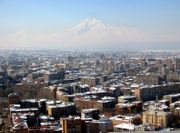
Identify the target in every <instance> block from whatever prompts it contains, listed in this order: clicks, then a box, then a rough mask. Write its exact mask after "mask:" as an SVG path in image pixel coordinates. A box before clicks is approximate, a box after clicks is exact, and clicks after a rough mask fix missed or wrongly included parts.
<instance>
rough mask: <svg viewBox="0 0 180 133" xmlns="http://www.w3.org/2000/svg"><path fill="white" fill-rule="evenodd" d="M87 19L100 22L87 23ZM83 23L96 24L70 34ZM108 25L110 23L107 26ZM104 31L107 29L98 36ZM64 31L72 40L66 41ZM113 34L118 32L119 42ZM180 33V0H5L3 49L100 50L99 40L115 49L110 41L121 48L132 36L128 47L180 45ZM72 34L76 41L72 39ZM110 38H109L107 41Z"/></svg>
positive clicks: (0, 13) (0, 33)
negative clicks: (104, 33) (71, 48)
mask: <svg viewBox="0 0 180 133" xmlns="http://www.w3.org/2000/svg"><path fill="white" fill-rule="evenodd" d="M87 18H95V20H97V21H93V19H89V20H88V22H84V20H86V19H87ZM92 21H93V22H92ZM81 23H83V24H84V23H88V24H86V27H85V28H87V25H88V26H89V27H91V28H92V27H93V28H92V29H90V31H88V33H84V32H83V33H81V34H80V35H79V31H78V34H77V33H76V35H75V36H73V37H72V35H70V34H71V33H67V31H68V32H74V31H72V29H74V28H73V27H77V26H78V25H79V24H80V25H81V26H82V25H83V24H81ZM103 24H104V25H105V26H107V25H108V26H107V27H105V28H104V27H103ZM84 25H85V24H84ZM84 25H83V26H84ZM94 25H95V26H94ZM83 26H82V27H80V29H78V30H81V28H84V27H83ZM94 27H95V28H94ZM120 27H121V28H120ZM116 28H117V30H116ZM123 28H124V29H123ZM132 29H133V30H132ZM134 29H135V30H134ZM76 32H77V31H76ZM102 32H107V34H106V35H104V36H100V37H99V38H96V37H94V34H97V35H98V33H102ZM82 34H83V35H82ZM84 34H85V35H84ZM63 35H66V37H65V39H67V40H68V41H66V40H63V41H62V38H61V36H63ZM134 35H135V37H134ZM58 36H60V37H58ZM108 36H110V39H109V40H108V39H107V37H108ZM112 36H113V37H114V36H116V37H114V38H113V39H114V40H115V41H112V39H111V38H112ZM147 36H148V37H147ZM179 36H180V0H0V46H1V47H2V48H3V47H55V48H56V47H57V48H68V47H71V46H73V47H74V48H75V47H84V48H85V47H86V46H87V48H91V47H92V49H95V47H96V46H97V45H93V44H95V43H97V44H98V47H99V48H101V47H104V48H109V45H110V43H111V44H114V47H119V48H121V47H123V46H124V45H123V44H124V41H122V40H123V38H126V39H125V40H126V41H125V43H127V44H128V47H129V46H131V45H133V43H134V44H139V43H140V44H141V45H139V47H142V46H143V47H146V46H147V45H148V46H147V47H148V48H149V45H153V47H154V46H155V45H159V46H160V48H162V49H163V46H165V45H163V43H164V44H166V46H168V47H169V45H171V44H173V45H172V48H178V49H179V48H180V43H179V42H180V37H179ZM71 38H73V39H74V40H76V41H69V40H71ZM104 38H106V39H107V40H106V41H103V40H104ZM118 38H122V39H118ZM134 38H138V39H134ZM140 38H142V40H143V41H140ZM73 39H72V40H73ZM77 40H78V41H77ZM66 43H67V44H68V45H66ZM65 46H66V47H65ZM135 46H136V45H135ZM115 49H116V48H115Z"/></svg>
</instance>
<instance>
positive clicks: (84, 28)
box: [72, 18, 108, 33]
mask: <svg viewBox="0 0 180 133" xmlns="http://www.w3.org/2000/svg"><path fill="white" fill-rule="evenodd" d="M106 27H108V25H106V24H104V23H103V22H102V21H101V20H98V19H95V18H87V19H85V20H83V21H82V22H80V23H79V24H78V25H76V26H74V27H73V28H72V31H74V32H78V33H85V32H88V31H91V30H97V29H105V28H106Z"/></svg>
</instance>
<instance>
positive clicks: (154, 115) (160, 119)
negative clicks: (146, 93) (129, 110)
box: [142, 110, 172, 128]
mask: <svg viewBox="0 0 180 133" xmlns="http://www.w3.org/2000/svg"><path fill="white" fill-rule="evenodd" d="M142 121H143V124H146V123H149V124H152V125H154V126H155V127H157V128H166V127H169V126H170V125H171V122H172V113H171V112H164V111H154V110H151V111H146V112H144V113H143V117H142Z"/></svg>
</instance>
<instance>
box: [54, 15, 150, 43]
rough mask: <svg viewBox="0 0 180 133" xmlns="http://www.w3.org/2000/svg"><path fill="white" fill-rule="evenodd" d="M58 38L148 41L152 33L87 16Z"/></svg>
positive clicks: (95, 40) (77, 40) (80, 40)
mask: <svg viewBox="0 0 180 133" xmlns="http://www.w3.org/2000/svg"><path fill="white" fill-rule="evenodd" d="M57 38H58V39H60V40H61V39H63V40H71V41H75V42H83V43H85V42H96V43H97V42H102V43H103V42H133V41H149V40H152V38H153V35H152V34H149V33H146V32H143V31H142V30H139V29H138V28H134V27H115V26H111V25H108V24H105V23H104V22H102V21H100V20H97V19H95V18H88V19H85V20H83V21H82V22H80V23H79V24H77V25H75V26H74V27H72V28H71V29H69V30H67V31H66V32H64V33H63V34H61V35H58V36H57Z"/></svg>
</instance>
